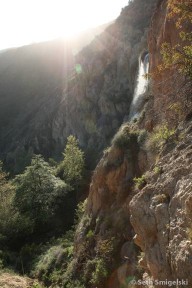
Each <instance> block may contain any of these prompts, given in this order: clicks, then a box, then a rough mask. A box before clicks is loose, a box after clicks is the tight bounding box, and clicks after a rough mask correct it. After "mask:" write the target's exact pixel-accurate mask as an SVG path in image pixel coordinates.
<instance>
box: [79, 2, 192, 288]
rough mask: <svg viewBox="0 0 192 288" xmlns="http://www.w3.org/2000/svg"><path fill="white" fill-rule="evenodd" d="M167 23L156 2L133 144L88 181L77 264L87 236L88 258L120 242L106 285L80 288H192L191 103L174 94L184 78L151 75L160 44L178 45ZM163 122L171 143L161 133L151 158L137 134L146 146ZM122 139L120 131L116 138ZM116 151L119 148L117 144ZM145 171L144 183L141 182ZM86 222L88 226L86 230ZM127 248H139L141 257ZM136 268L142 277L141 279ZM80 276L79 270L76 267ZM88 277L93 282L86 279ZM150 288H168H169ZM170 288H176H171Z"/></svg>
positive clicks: (112, 153) (163, 6)
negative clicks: (136, 285) (134, 286)
mask: <svg viewBox="0 0 192 288" xmlns="http://www.w3.org/2000/svg"><path fill="white" fill-rule="evenodd" d="M174 21H175V19H172V20H169V19H168V11H167V1H164V0H163V1H158V5H157V8H156V12H155V14H154V17H153V18H152V23H151V29H150V33H149V53H150V69H151V70H150V71H151V72H152V79H151V81H150V91H149V93H148V95H146V96H147V97H146V105H145V107H144V111H143V115H142V116H141V117H140V119H139V121H138V123H137V126H136V127H137V128H135V129H136V131H137V133H136V134H137V137H136V136H135V138H134V137H133V139H134V141H133V142H126V141H125V142H124V140H123V143H124V144H125V146H123V147H124V148H123V147H122V146H121V145H120V146H118V149H117V147H116V146H115V145H114V142H113V144H112V147H111V148H110V149H109V150H108V151H107V152H106V153H105V154H104V156H103V158H102V159H101V161H100V162H99V164H98V166H97V168H96V170H95V172H94V175H93V178H92V183H91V186H90V193H89V196H88V201H87V207H86V212H85V214H84V217H85V218H84V219H83V220H82V222H81V223H80V226H79V228H78V230H77V236H76V255H77V258H76V260H77V261H79V262H80V263H81V262H82V260H81V259H82V254H81V252H80V251H81V245H82V243H84V242H86V237H87V236H86V235H87V233H88V231H89V229H91V231H92V233H93V238H94V242H92V246H88V251H89V249H90V250H91V249H92V251H98V243H99V241H100V240H106V239H112V238H113V236H114V237H115V239H117V240H119V241H117V246H116V250H115V253H114V254H111V263H110V264H109V263H107V264H106V265H108V267H111V270H110V271H109V274H108V277H104V278H105V279H107V280H106V281H104V280H103V281H102V279H100V282H99V284H98V283H95V286H94V285H93V286H91V285H90V283H89V282H87V283H88V284H87V286H86V287H97V285H98V287H121V285H124V286H123V287H130V286H128V283H129V281H130V279H131V278H130V277H132V276H133V275H134V276H135V278H137V277H138V279H151V280H152V281H153V280H159V281H160V280H166V279H167V280H172V281H175V280H176V279H178V280H182V279H183V280H184V281H187V282H186V285H188V286H187V287H191V286H192V278H191V275H190V269H191V265H192V244H191V243H192V239H191V237H192V236H191V234H192V233H191V217H192V214H191V207H192V203H191V200H192V194H191V188H190V187H191V184H192V183H191V176H192V146H191V140H192V127H191V123H190V119H191V118H190V117H188V116H189V115H188V114H189V112H190V107H191V106H190V101H191V100H190V99H188V100H186V99H187V98H189V95H190V93H191V90H190V89H189V87H190V86H187V90H182V89H181V91H178V88H179V87H183V86H182V83H183V76H181V75H179V74H178V71H175V70H174V69H173V70H172V71H163V72H162V74H158V73H157V74H156V68H157V66H158V65H159V64H161V63H162V57H161V53H160V50H161V49H160V47H161V45H162V43H164V42H166V41H167V42H169V43H170V44H171V45H172V47H173V46H174V45H175V44H177V43H178V41H180V42H179V43H181V39H180V38H179V36H178V33H179V32H178V31H177V30H176V28H175V25H174ZM174 32H175V33H174ZM166 73H167V74H166ZM176 79H177V82H176V84H175V80H176ZM165 82H166V83H165ZM168 90H169V91H168ZM176 92H178V93H176ZM180 92H181V93H180ZM181 95H183V98H181ZM185 100H186V101H185ZM186 103H187V104H186ZM175 104H176V106H174V105H175ZM170 105H171V107H175V110H174V109H173V110H172V109H171V107H170ZM186 105H188V106H186ZM178 107H179V108H178ZM186 107H188V109H187V108H186ZM177 108H178V109H177ZM186 120H187V121H186ZM164 122H166V124H167V125H168V126H166V127H168V128H167V130H166V131H168V132H167V133H169V132H170V131H171V130H169V129H171V128H170V127H174V128H175V129H176V132H175V133H173V134H174V137H172V138H171V137H167V136H166V135H165V134H166V133H165V134H164V132H162V134H161V135H160V136H159V137H160V138H161V139H163V145H162V147H161V148H159V150H158V151H152V150H149V147H148V145H147V141H146V142H145V139H143V140H142V137H143V135H144V134H145V133H144V134H143V132H142V130H141V129H142V128H145V129H146V130H147V131H148V132H150V133H147V136H146V137H147V138H148V139H149V140H150V139H152V138H153V137H154V135H155V133H157V132H158V133H161V127H162V126H163V125H162V124H163V123H164ZM130 125H131V124H130V123H129V124H128V127H130ZM157 125H159V126H157ZM154 128H155V129H154ZM153 129H154V130H153ZM122 131H124V130H123V129H122V130H121V129H120V131H119V132H118V133H121V132H122ZM125 131H126V129H125ZM138 131H139V132H138ZM145 132H146V131H145ZM118 133H117V135H118ZM117 135H116V136H117ZM123 135H124V133H123ZM116 136H115V137H116ZM127 136H128V135H126V137H127ZM166 137H167V138H166ZM160 138H159V141H160ZM114 139H115V138H114ZM126 139H127V138H126ZM128 139H130V138H129V137H128ZM143 142H144V144H143ZM118 143H121V144H122V138H121V141H120V142H118ZM158 145H159V143H158ZM130 155H131V156H130ZM147 170H149V171H148V172H147V173H146V175H145V176H144V177H141V175H142V174H143V173H145V172H146V171H147ZM135 177H140V178H137V179H135V182H136V183H138V185H137V186H138V188H137V189H136V188H135V189H134V188H133V187H134V186H136V185H134V183H133V182H134V181H133V178H135ZM86 216H87V217H88V218H89V220H88V221H87V220H86V221H87V222H86V221H85V219H86ZM119 219H120V222H118V221H119ZM124 221H125V222H124ZM109 223H110V225H109V226H108V224H109ZM125 223H126V224H125ZM132 228H133V229H132ZM119 229H120V230H119ZM133 233H134V234H135V235H134V236H133ZM133 240H134V243H135V244H136V245H137V246H139V247H140V249H141V251H140V252H139V251H138V250H137V248H136V247H135V246H134V244H133ZM94 253H95V252H93V254H92V256H90V255H88V256H86V257H85V258H84V261H85V262H84V263H86V261H89V259H90V257H96V258H97V257H98V255H97V254H96V253H95V254H94ZM103 255H104V253H103ZM139 255H140V256H139ZM138 256H139V258H140V260H139V261H138V259H137V257H138ZM121 257H122V258H121ZM120 260H124V262H122V261H120ZM137 263H138V264H139V266H140V267H142V269H144V270H143V271H142V272H141V271H140V270H139V269H138V267H137ZM183 267H184V268H183ZM81 269H82V270H81ZM80 270H81V271H83V270H84V268H82V266H81V268H80ZM143 272H145V273H143ZM89 276H90V277H92V275H91V274H90V275H89ZM148 277H149V278H148ZM150 277H151V278H150ZM187 283H188V284H187ZM89 285H90V286H89ZM99 285H100V286H99ZM166 285H167V286H166ZM152 286H153V285H151V286H150V285H149V286H145V285H144V287H152ZM155 287H168V284H165V285H164V286H163V285H162V284H158V285H156V286H155ZM174 287H181V285H180V284H175V286H174Z"/></svg>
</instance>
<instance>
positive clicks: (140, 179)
mask: <svg viewBox="0 0 192 288" xmlns="http://www.w3.org/2000/svg"><path fill="white" fill-rule="evenodd" d="M133 181H134V183H135V187H136V188H138V189H142V188H143V187H144V186H145V184H146V177H145V175H142V176H141V177H138V178H136V177H135V178H134V179H133Z"/></svg>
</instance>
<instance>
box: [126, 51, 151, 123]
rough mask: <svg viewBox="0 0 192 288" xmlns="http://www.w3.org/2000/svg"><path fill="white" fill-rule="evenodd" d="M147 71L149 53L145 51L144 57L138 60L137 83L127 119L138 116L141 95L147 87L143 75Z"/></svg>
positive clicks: (146, 80) (145, 78)
mask: <svg viewBox="0 0 192 288" xmlns="http://www.w3.org/2000/svg"><path fill="white" fill-rule="evenodd" d="M148 71H149V54H148V53H147V54H146V55H145V57H144V59H142V58H140V60H139V72H138V76H137V83H136V87H135V91H134V95H133V101H132V103H131V108H130V113H129V120H134V119H135V118H137V117H138V115H139V111H140V108H141V103H142V98H143V97H142V96H143V95H144V94H145V92H146V90H147V87H148V78H147V77H145V75H146V74H147V73H148Z"/></svg>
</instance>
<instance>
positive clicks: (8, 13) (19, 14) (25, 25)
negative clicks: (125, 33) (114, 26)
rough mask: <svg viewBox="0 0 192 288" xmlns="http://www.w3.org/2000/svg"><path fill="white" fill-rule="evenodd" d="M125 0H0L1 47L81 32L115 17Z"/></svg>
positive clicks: (69, 35)
mask: <svg viewBox="0 0 192 288" xmlns="http://www.w3.org/2000/svg"><path fill="white" fill-rule="evenodd" d="M126 4H127V0H115V1H111V0H97V1H90V0H81V1H79V0H28V1H26V0H14V1H13V0H0V5H1V6H0V7H1V17H0V34H1V43H0V45H1V46H0V49H3V48H5V47H13V46H21V45H25V44H29V43H33V42H40V41H45V40H50V39H53V38H57V37H64V38H69V37H75V36H76V35H77V34H79V33H80V32H82V31H84V30H87V29H89V28H93V27H96V26H99V25H101V24H104V23H107V22H110V21H112V20H114V19H115V18H116V17H117V16H118V15H119V13H120V10H121V8H122V7H123V6H126Z"/></svg>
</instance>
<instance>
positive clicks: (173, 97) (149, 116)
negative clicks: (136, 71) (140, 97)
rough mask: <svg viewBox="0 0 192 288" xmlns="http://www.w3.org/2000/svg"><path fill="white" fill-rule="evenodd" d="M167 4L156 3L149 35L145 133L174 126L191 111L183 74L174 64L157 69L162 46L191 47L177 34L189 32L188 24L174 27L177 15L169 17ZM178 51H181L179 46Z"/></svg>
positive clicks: (160, 61) (189, 24)
mask: <svg viewBox="0 0 192 288" xmlns="http://www.w3.org/2000/svg"><path fill="white" fill-rule="evenodd" d="M167 4H168V1H167V0H160V1H158V5H157V8H156V11H155V13H154V15H153V17H152V22H151V27H150V31H149V35H148V48H149V55H150V82H151V85H150V97H148V103H147V105H146V107H145V121H143V123H142V125H143V127H145V128H146V129H148V130H151V129H152V127H154V126H156V125H158V124H161V123H163V122H167V123H169V125H170V126H172V127H173V126H174V127H177V125H178V123H179V122H180V121H182V120H184V119H185V117H186V115H187V114H190V112H191V109H192V102H191V97H190V95H191V84H190V81H188V80H187V77H186V76H185V75H184V73H179V72H178V70H179V67H178V66H177V65H173V67H172V68H171V69H166V68H163V69H162V68H160V65H162V64H163V56H162V45H163V44H165V43H167V44H168V45H170V48H171V49H172V48H174V47H176V45H178V44H179V45H181V46H185V45H190V43H189V42H187V41H183V40H182V39H181V37H180V32H181V31H185V32H187V31H191V28H192V27H191V23H190V22H189V23H187V24H185V25H183V27H181V28H176V21H177V17H178V16H177V15H175V16H174V17H170V10H169V9H168V6H167ZM177 47H178V46H177ZM177 49H178V51H180V50H181V48H180V47H178V48H177ZM181 51H182V50H181ZM181 53H182V52H181Z"/></svg>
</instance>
